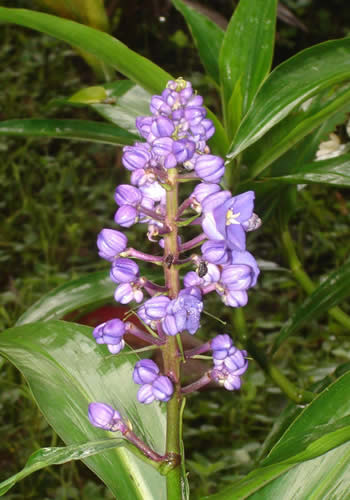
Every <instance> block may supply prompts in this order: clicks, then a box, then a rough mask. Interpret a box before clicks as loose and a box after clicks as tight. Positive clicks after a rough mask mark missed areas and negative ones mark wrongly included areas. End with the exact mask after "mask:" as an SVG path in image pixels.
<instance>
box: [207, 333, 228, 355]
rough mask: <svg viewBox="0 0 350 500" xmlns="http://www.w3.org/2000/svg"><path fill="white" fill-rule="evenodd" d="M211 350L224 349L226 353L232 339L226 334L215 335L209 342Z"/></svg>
mask: <svg viewBox="0 0 350 500" xmlns="http://www.w3.org/2000/svg"><path fill="white" fill-rule="evenodd" d="M210 347H211V350H212V351H213V353H214V352H219V351H225V352H226V355H227V353H228V350H229V349H230V347H232V339H231V338H230V337H229V336H228V335H227V334H223V335H217V336H216V337H214V338H213V339H212V341H211V342H210Z"/></svg>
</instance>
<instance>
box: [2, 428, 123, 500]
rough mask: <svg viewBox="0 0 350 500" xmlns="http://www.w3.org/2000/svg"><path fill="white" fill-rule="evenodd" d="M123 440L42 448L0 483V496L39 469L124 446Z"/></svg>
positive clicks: (105, 440) (106, 440)
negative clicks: (16, 471) (22, 466)
mask: <svg viewBox="0 0 350 500" xmlns="http://www.w3.org/2000/svg"><path fill="white" fill-rule="evenodd" d="M123 442H124V440H123V439H122V438H117V439H104V440H102V441H92V442H89V443H84V444H78V445H75V444H74V445H71V446H65V447H63V446H62V447H57V448H41V449H40V450H37V451H35V452H34V453H33V454H32V455H31V456H30V457H29V459H28V461H27V463H26V465H25V466H24V468H23V469H22V470H21V471H20V472H18V473H17V474H15V475H13V476H11V477H10V478H8V479H6V480H5V481H3V482H2V483H0V496H2V495H4V494H5V493H6V492H7V491H8V490H9V489H10V488H12V487H13V486H14V485H15V484H16V483H18V481H21V480H22V479H24V478H25V477H27V476H29V475H30V474H32V473H33V472H36V471H37V470H40V469H44V468H45V467H48V466H49V465H59V464H64V463H66V462H70V461H71V460H81V459H83V458H87V457H90V456H92V455H96V454H97V453H101V451H105V450H108V449H109V448H116V447H119V446H123Z"/></svg>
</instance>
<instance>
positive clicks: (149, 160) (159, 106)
mask: <svg viewBox="0 0 350 500" xmlns="http://www.w3.org/2000/svg"><path fill="white" fill-rule="evenodd" d="M150 110H151V113H152V116H146V117H139V118H137V120H136V127H137V130H138V131H139V133H140V136H141V137H142V138H143V139H144V141H145V142H136V143H135V144H134V146H127V147H125V148H124V150H123V158H122V163H123V165H124V167H125V168H126V169H127V170H129V171H130V172H131V184H122V185H120V186H118V187H117V188H116V190H115V201H116V204H117V205H118V207H119V208H118V209H117V211H116V214H115V217H114V220H115V222H116V223H117V224H119V225H120V226H122V227H124V228H129V227H131V226H132V225H134V224H136V223H141V224H144V225H145V226H146V227H147V237H148V239H149V240H150V241H152V242H157V243H158V245H159V247H160V248H163V249H164V236H166V235H167V234H170V233H171V231H172V230H173V227H172V226H171V224H169V220H168V217H167V203H166V200H167V190H169V189H171V187H172V184H171V182H172V181H171V178H170V175H169V173H170V171H172V170H173V169H176V171H177V175H176V180H177V182H178V183H179V185H180V186H181V185H182V184H183V183H185V182H186V183H187V182H190V181H198V182H199V184H197V186H196V187H195V189H194V190H193V191H192V193H191V194H190V196H189V197H188V198H186V199H185V200H183V201H182V203H181V204H180V206H179V207H178V209H177V215H176V221H177V225H178V227H185V226H187V225H190V227H191V228H193V227H199V228H201V232H200V233H199V234H198V235H197V236H196V237H194V238H192V239H190V240H188V241H183V240H182V239H181V238H180V237H179V238H178V242H177V251H176V252H175V253H174V255H169V254H168V255H166V252H165V250H164V252H163V255H162V256H156V255H151V254H146V253H144V252H142V251H139V250H136V249H134V248H130V247H128V240H127V237H126V236H125V235H124V234H123V233H122V232H120V231H117V230H115V229H103V230H102V231H101V232H100V234H99V235H98V239H97V246H98V249H99V255H100V256H101V257H102V258H104V259H106V260H108V261H110V262H111V264H112V267H111V271H110V277H111V280H112V281H113V282H115V283H116V284H117V285H118V286H117V288H116V291H115V295H114V297H115V300H116V301H117V302H120V303H122V304H128V303H130V302H132V301H135V302H136V303H137V304H140V306H139V307H138V309H137V315H138V317H139V319H140V320H141V322H142V323H144V324H145V327H146V328H147V329H148V331H151V332H152V334H151V333H146V331H145V330H141V329H139V328H138V327H136V326H135V325H134V324H133V323H131V322H129V321H126V322H123V321H121V320H120V319H113V320H110V321H107V322H105V323H103V324H102V325H99V326H97V327H96V328H95V330H94V332H93V335H94V337H95V339H96V342H97V343H99V344H106V345H107V347H108V349H109V351H110V352H111V353H112V354H118V353H119V352H120V351H121V350H122V349H123V348H124V340H123V337H124V335H125V334H126V333H131V334H133V335H136V336H138V337H141V338H142V339H144V340H147V341H148V342H149V343H150V344H153V345H156V346H157V345H158V346H161V345H163V344H165V343H166V341H167V337H168V336H174V335H177V334H179V333H181V332H184V331H187V332H189V333H190V334H192V335H193V334H195V333H196V331H197V330H198V328H199V327H200V320H201V313H202V311H203V297H204V296H205V295H206V294H208V293H210V292H216V293H217V294H218V295H219V296H220V298H221V300H222V302H223V303H224V304H225V305H226V306H229V307H242V306H245V305H246V304H247V301H248V295H247V290H248V289H249V288H251V287H253V286H254V285H255V284H256V282H257V278H258V275H259V268H258V265H257V263H256V261H255V259H254V257H253V256H252V255H251V254H250V253H249V252H248V251H247V250H246V233H247V232H248V231H253V230H255V229H257V228H258V227H259V226H260V224H261V221H260V219H259V217H258V216H257V215H256V214H255V213H254V212H253V209H254V192H253V191H247V192H245V193H241V194H239V195H237V196H232V194H231V193H230V191H227V190H222V189H221V187H220V182H221V181H222V179H223V175H224V172H225V165H224V160H223V159H222V158H220V157H219V156H215V155H212V154H210V149H209V147H208V145H207V141H208V139H210V137H212V135H213V134H214V132H215V129H214V125H213V123H212V121H211V120H209V119H208V118H206V110H205V108H204V106H203V98H202V97H201V96H199V95H197V94H196V93H195V92H194V91H193V89H192V86H191V84H190V83H189V82H186V81H185V80H183V79H182V78H179V79H177V80H176V81H170V82H168V84H167V86H166V88H165V90H164V91H163V92H162V94H161V95H155V96H153V97H152V98H151V104H150ZM180 195H181V192H180ZM199 245H201V254H191V255H190V256H188V255H187V256H186V255H183V254H186V253H187V252H189V251H191V250H192V249H194V248H196V247H198V246H199ZM156 253H157V252H156ZM134 259H138V260H141V261H145V262H150V263H154V264H156V265H158V266H159V265H162V266H163V267H164V269H166V268H169V267H170V266H176V265H184V264H185V263H187V264H189V265H191V264H192V265H193V266H194V269H195V270H192V271H189V272H187V274H186V275H185V276H184V279H183V288H182V289H181V290H180V292H179V293H178V294H177V296H176V297H170V296H169V295H168V291H169V289H168V287H167V285H165V286H160V285H158V284H156V283H154V282H152V281H150V280H148V279H147V278H146V277H143V276H140V269H139V266H138V265H137V263H136V262H135V260H134ZM145 294H147V296H148V297H150V298H147V299H146V300H144V298H145ZM150 329H151V330H150ZM209 350H211V351H212V357H213V367H212V368H211V369H210V370H208V372H207V373H206V374H205V375H204V376H203V377H201V379H200V380H199V381H198V382H197V383H196V382H195V383H194V384H191V387H190V386H188V387H187V388H186V387H185V388H183V390H182V392H183V393H188V392H190V391H191V390H192V389H193V390H196V389H198V388H199V387H201V386H203V385H205V384H207V383H209V382H212V381H214V382H216V383H218V384H219V385H222V386H223V387H225V388H226V389H227V390H230V391H232V390H235V389H239V388H240V386H241V379H240V377H241V375H242V374H243V373H244V372H245V371H246V369H247V359H246V355H247V353H246V351H242V350H239V349H238V348H236V347H235V346H234V345H233V343H232V340H231V339H230V337H229V336H228V335H226V334H224V335H217V336H216V337H215V338H214V339H212V340H211V341H209V342H207V343H206V344H203V345H202V346H200V347H199V348H196V349H193V350H192V351H190V352H188V353H187V354H186V352H185V357H186V358H188V357H192V356H195V355H196V354H201V353H203V352H206V351H209ZM133 380H134V382H135V383H136V384H138V385H140V388H139V390H138V395H137V398H138V401H139V402H140V403H145V404H149V403H152V402H153V401H154V400H158V401H162V402H166V401H168V400H169V399H170V398H171V397H172V395H173V390H174V389H173V381H172V379H171V374H161V373H160V369H159V367H158V366H157V364H156V363H155V362H154V361H152V360H149V359H144V360H140V361H138V362H137V363H136V366H135V369H134V373H133ZM191 388H192V389H191ZM89 418H90V421H91V423H92V424H93V425H95V426H97V427H102V428H103V429H107V430H112V431H113V430H120V428H121V427H123V425H125V424H123V423H121V422H122V420H121V417H120V415H119V413H118V412H117V411H115V410H114V409H113V408H112V407H110V406H109V405H106V404H104V403H91V405H90V409H89Z"/></svg>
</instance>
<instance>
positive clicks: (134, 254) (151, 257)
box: [120, 248, 163, 263]
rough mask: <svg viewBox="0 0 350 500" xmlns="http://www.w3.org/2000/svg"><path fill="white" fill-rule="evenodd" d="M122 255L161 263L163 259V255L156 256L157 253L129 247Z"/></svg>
mask: <svg viewBox="0 0 350 500" xmlns="http://www.w3.org/2000/svg"><path fill="white" fill-rule="evenodd" d="M120 255H121V256H122V257H134V258H135V259H140V260H144V261H145V262H156V263H158V262H159V263H160V262H162V261H163V257H156V256H155V255H150V254H148V253H144V252H139V251H138V250H135V248H127V249H126V250H125V251H124V252H121V253H120Z"/></svg>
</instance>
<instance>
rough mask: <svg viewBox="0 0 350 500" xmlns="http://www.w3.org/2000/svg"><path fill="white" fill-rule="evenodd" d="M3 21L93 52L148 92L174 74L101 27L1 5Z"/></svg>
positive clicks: (160, 86)
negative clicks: (97, 27)
mask: <svg viewBox="0 0 350 500" xmlns="http://www.w3.org/2000/svg"><path fill="white" fill-rule="evenodd" d="M0 21H5V22H9V23H15V24H19V25H21V26H25V27H27V28H32V29H35V30H38V31H41V32H42V33H46V34H47V35H51V36H54V37H55V38H58V39H59V40H63V41H64V42H67V43H69V44H71V45H73V46H74V47H77V48H79V49H82V50H86V51H87V52H90V53H91V54H94V55H95V56H96V57H97V58H98V59H99V60H100V61H101V62H104V63H106V64H109V65H111V66H112V67H114V68H115V69H116V70H118V71H120V73H122V74H123V75H125V76H126V77H127V78H130V79H131V80H133V81H134V82H136V83H138V84H139V85H141V86H142V87H143V88H145V89H146V90H148V91H149V92H161V91H162V90H163V88H164V87H165V85H166V83H167V81H168V80H170V79H171V76H170V75H169V74H168V73H167V72H166V71H164V70H162V69H161V68H160V67H159V66H157V65H156V64H154V63H152V62H151V61H150V60H149V59H146V58H145V57H142V56H140V55H139V54H137V53H136V52H134V51H133V50H131V49H129V48H128V47H127V46H126V45H125V44H124V43H122V42H120V41H119V40H117V39H116V38H114V37H112V36H110V35H108V34H107V33H103V32H102V31H99V30H96V29H93V28H90V27H88V26H84V25H83V24H79V23H76V22H74V21H70V20H68V19H61V18H60V17H57V16H52V15H49V14H44V13H42V12H34V11H31V10H26V9H8V8H5V7H0Z"/></svg>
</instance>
